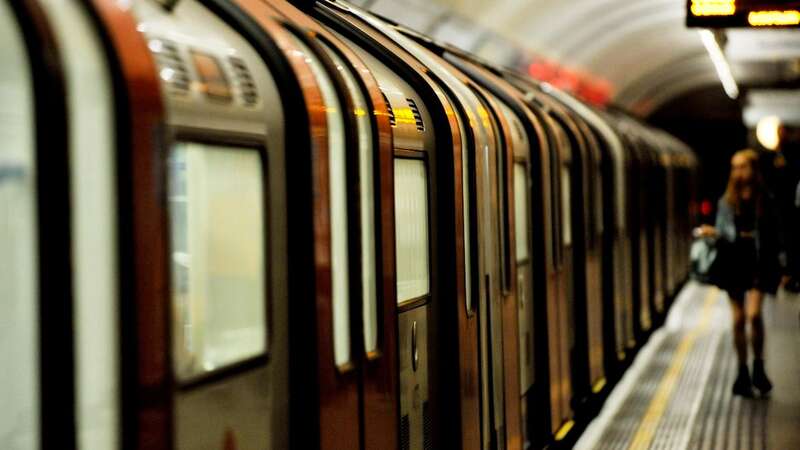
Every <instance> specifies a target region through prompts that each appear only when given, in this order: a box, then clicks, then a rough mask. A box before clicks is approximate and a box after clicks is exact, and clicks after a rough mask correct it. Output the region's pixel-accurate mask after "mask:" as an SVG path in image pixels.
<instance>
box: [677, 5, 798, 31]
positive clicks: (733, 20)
mask: <svg viewBox="0 0 800 450" xmlns="http://www.w3.org/2000/svg"><path fill="white" fill-rule="evenodd" d="M686 26H688V27H699V28H735V27H754V28H762V27H789V28H796V27H798V26H800V0H686Z"/></svg>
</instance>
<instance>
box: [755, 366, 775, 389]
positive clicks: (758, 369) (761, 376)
mask: <svg viewBox="0 0 800 450" xmlns="http://www.w3.org/2000/svg"><path fill="white" fill-rule="evenodd" d="M753 386H755V388H756V389H758V390H759V391H760V392H761V395H766V394H768V393H769V391H771V390H772V382H771V381H769V378H767V373H766V372H765V371H764V360H763V359H756V360H755V361H753Z"/></svg>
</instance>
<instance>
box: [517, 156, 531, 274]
mask: <svg viewBox="0 0 800 450" xmlns="http://www.w3.org/2000/svg"><path fill="white" fill-rule="evenodd" d="M525 172H526V171H525V164H523V163H515V164H514V235H515V238H516V241H517V262H521V261H525V260H527V259H528V257H529V255H528V195H527V194H528V177H527V174H526V173H525Z"/></svg>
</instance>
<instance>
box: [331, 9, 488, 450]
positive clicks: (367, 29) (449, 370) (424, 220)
mask: <svg viewBox="0 0 800 450" xmlns="http://www.w3.org/2000/svg"><path fill="white" fill-rule="evenodd" d="M337 8H338V6H336V5H331V8H328V7H325V6H320V7H319V9H318V10H317V12H318V13H319V15H318V19H319V20H321V21H322V22H323V23H325V24H326V25H328V26H330V27H331V28H332V29H334V30H336V33H337V36H338V37H340V38H341V39H342V40H343V41H344V42H345V43H347V44H348V46H349V47H351V48H352V49H353V50H354V51H355V52H356V53H357V54H358V56H359V58H361V59H362V60H363V61H364V63H365V65H366V67H368V68H369V70H370V71H372V72H373V74H374V75H375V77H376V79H377V81H378V84H379V86H380V88H381V91H382V93H383V96H384V97H385V101H386V102H387V105H388V107H389V109H388V111H389V118H390V121H391V124H392V131H393V135H394V136H393V137H394V154H393V158H392V164H393V166H394V169H393V175H392V176H393V178H394V181H393V186H394V189H393V192H394V193H393V196H392V197H393V198H392V201H393V202H394V206H395V210H396V212H395V215H394V216H393V220H394V222H393V223H392V228H393V230H394V231H393V233H392V234H391V236H393V237H394V242H392V245H394V246H395V247H396V256H395V261H396V264H397V266H396V270H397V272H396V273H397V282H396V283H397V284H396V289H397V295H396V300H395V301H396V302H397V304H396V306H395V311H397V316H396V318H395V319H394V320H396V322H395V323H396V324H397V327H398V334H397V336H398V340H397V350H395V351H397V352H398V359H399V367H398V368H397V370H398V372H399V374H398V375H399V391H400V398H399V405H397V413H398V416H397V417H398V420H399V423H400V430H399V446H400V448H401V449H411V448H414V449H423V448H438V447H441V446H444V445H456V446H459V444H460V446H461V447H464V448H471V447H470V446H472V445H476V444H477V436H478V434H477V433H478V428H477V426H476V425H473V423H474V422H472V420H477V418H478V416H477V414H474V415H473V411H475V412H477V392H476V391H470V389H474V388H475V386H474V385H471V386H464V384H463V382H462V381H461V380H462V379H464V378H463V377H464V375H465V374H466V373H469V374H470V375H466V379H469V380H475V379H477V357H476V356H477V349H476V348H475V346H474V345H475V344H477V342H475V341H473V340H472V339H465V338H467V337H468V336H475V334H474V333H475V331H476V328H473V326H474V325H475V321H474V319H472V318H470V317H469V316H468V314H469V313H470V312H471V308H472V305H471V302H470V301H469V299H470V297H469V294H470V292H469V291H467V292H466V294H467V295H465V291H464V290H462V289H463V288H460V287H459V284H460V283H461V282H464V281H459V280H458V278H456V277H459V276H460V275H461V274H460V273H459V271H458V270H456V268H458V267H463V266H461V265H460V264H458V261H465V263H466V265H467V266H469V262H470V261H471V256H470V257H469V258H467V259H464V258H465V255H467V254H469V250H470V247H469V246H461V249H463V251H464V253H460V254H459V252H458V249H457V248H451V247H450V244H451V243H453V242H454V241H453V240H451V239H445V236H447V237H448V238H449V237H454V238H455V239H456V241H455V242H463V241H462V240H463V236H464V234H463V231H462V230H466V231H468V230H469V229H470V226H471V225H470V224H469V223H468V222H465V221H463V220H461V218H462V217H465V216H466V213H465V212H462V210H461V205H462V203H461V202H460V201H459V200H461V198H462V197H461V196H462V192H464V191H463V190H462V187H463V184H462V178H461V176H460V173H459V172H457V171H455V168H456V167H459V166H460V161H461V158H462V156H463V154H464V153H462V150H463V148H462V141H461V136H463V135H462V134H461V132H463V128H461V127H460V126H459V123H458V122H456V120H457V118H458V116H457V115H456V114H455V113H454V111H453V110H452V109H450V108H451V106H450V101H449V98H448V97H446V95H445V94H444V92H442V91H441V90H440V89H439V88H438V87H437V86H436V85H435V84H434V83H433V82H432V80H430V79H429V78H427V76H425V75H424V71H421V70H419V67H418V64H419V63H418V62H417V61H416V60H414V59H413V58H411V57H410V56H409V55H407V54H406V53H405V51H404V50H401V49H400V48H399V47H396V46H395V44H394V43H393V42H392V41H390V40H388V39H387V38H386V37H385V36H383V35H382V34H380V33H378V32H377V31H376V30H375V29H373V28H372V27H371V26H370V25H368V24H366V23H363V22H361V21H360V19H358V18H356V17H354V16H352V15H350V14H349V11H348V10H344V9H337ZM339 33H340V34H339ZM355 42H358V43H357V44H356V43H355ZM439 130H441V131H439ZM434 131H436V132H434ZM448 131H449V132H448ZM463 145H464V146H465V145H466V142H463ZM448 147H451V149H452V150H449V149H448V150H445V149H447V148H448ZM451 158H455V161H454V160H453V159H451ZM455 164H458V166H456V165H455ZM454 175H455V176H454ZM437 180H438V181H437ZM465 200H466V196H465ZM454 201H455V204H453V203H452V202H454ZM463 205H464V208H465V209H467V210H468V209H469V203H467V202H466V201H465V202H464V203H463ZM400 211H403V212H402V213H401V212H400ZM451 212H452V213H454V214H455V215H451ZM453 219H455V221H454V220H453ZM448 224H450V225H448ZM462 227H463V228H462ZM454 229H455V232H454V231H453V230H454ZM386 237H389V235H387V236H386ZM451 252H453V253H451ZM445 255H450V256H449V257H445ZM454 261H455V262H456V266H455V267H454V266H453V264H454ZM461 280H464V279H463V278H461ZM462 286H463V285H462ZM448 298H450V299H453V298H454V299H455V300H456V301H455V302H450V301H448V300H447V299H448ZM453 307H455V309H453ZM465 344H466V345H465ZM450 345H454V348H461V349H462V350H461V351H460V352H453V350H452V348H451V347H450ZM391 350H393V349H390V351H391ZM461 360H466V361H469V362H470V364H474V366H471V365H464V364H462V363H461ZM473 406H474V407H475V409H473ZM454 409H455V411H456V412H454V411H453V410H454ZM369 422H370V419H369V418H366V421H365V426H366V427H369V426H370V424H369ZM437 442H440V443H437Z"/></svg>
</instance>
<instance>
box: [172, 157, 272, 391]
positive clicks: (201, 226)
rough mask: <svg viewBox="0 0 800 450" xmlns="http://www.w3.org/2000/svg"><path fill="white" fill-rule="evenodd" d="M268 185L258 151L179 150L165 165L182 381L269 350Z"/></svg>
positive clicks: (176, 341)
mask: <svg viewBox="0 0 800 450" xmlns="http://www.w3.org/2000/svg"><path fill="white" fill-rule="evenodd" d="M264 186H265V180H264V176H263V167H262V160H261V154H260V152H259V151H258V150H255V149H248V148H240V147H224V146H216V145H206V144H199V143H178V144H176V145H175V147H174V148H173V149H172V151H171V153H170V156H169V160H168V205H169V213H170V231H171V233H170V235H171V260H172V301H173V312H174V322H173V323H174V326H173V344H174V346H173V350H174V351H173V355H174V369H175V373H176V375H177V377H178V379H180V380H182V381H189V380H191V379H193V378H195V377H197V376H198V375H202V374H205V373H208V372H211V371H214V370H216V369H219V368H223V367H225V366H229V365H231V364H236V363H238V362H241V361H244V360H247V359H250V358H253V357H257V356H259V355H263V354H265V353H266V351H267V309H266V304H267V303H266V295H267V294H266V293H267V285H266V260H265V223H266V217H265V206H264V205H265V198H264V197H265V195H264Z"/></svg>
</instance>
